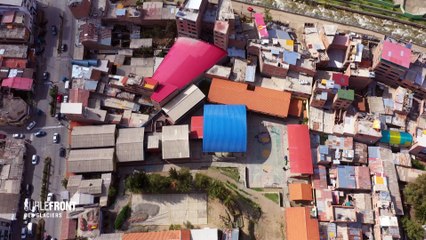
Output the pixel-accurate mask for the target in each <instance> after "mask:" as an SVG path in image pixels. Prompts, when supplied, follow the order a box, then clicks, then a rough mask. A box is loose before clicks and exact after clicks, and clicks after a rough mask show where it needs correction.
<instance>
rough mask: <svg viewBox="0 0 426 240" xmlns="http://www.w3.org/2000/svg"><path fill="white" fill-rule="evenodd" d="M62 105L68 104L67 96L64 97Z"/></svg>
mask: <svg viewBox="0 0 426 240" xmlns="http://www.w3.org/2000/svg"><path fill="white" fill-rule="evenodd" d="M63 102H64V103H67V102H68V95H64V101H63Z"/></svg>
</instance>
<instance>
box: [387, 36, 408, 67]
mask: <svg viewBox="0 0 426 240" xmlns="http://www.w3.org/2000/svg"><path fill="white" fill-rule="evenodd" d="M382 59H384V60H386V61H389V62H391V63H394V64H396V65H399V66H402V67H405V68H409V67H410V60H411V50H410V49H409V48H407V47H405V46H403V45H401V44H398V43H392V42H389V41H384V42H383V50H382Z"/></svg>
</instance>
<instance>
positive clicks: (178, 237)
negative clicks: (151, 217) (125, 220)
mask: <svg viewBox="0 0 426 240" xmlns="http://www.w3.org/2000/svg"><path fill="white" fill-rule="evenodd" d="M187 232H190V230H169V231H162V232H138V233H124V234H123V237H122V240H191V238H190V235H191V234H188V233H187Z"/></svg>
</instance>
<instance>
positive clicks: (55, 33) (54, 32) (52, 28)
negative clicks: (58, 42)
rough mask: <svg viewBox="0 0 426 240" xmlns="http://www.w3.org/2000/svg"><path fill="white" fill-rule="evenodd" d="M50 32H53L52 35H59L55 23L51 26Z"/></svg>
mask: <svg viewBox="0 0 426 240" xmlns="http://www.w3.org/2000/svg"><path fill="white" fill-rule="evenodd" d="M50 32H51V33H52V36H56V35H58V28H56V26H55V25H52V26H50Z"/></svg>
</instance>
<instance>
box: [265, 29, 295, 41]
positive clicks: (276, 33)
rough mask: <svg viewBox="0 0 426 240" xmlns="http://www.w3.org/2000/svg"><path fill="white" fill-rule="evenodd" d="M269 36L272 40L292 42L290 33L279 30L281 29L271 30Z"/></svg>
mask: <svg viewBox="0 0 426 240" xmlns="http://www.w3.org/2000/svg"><path fill="white" fill-rule="evenodd" d="M268 34H269V37H270V38H278V39H287V40H292V39H291V37H290V34H288V32H286V31H283V30H279V29H270V30H268Z"/></svg>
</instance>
